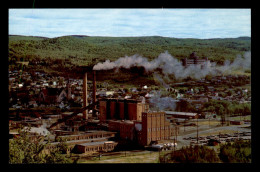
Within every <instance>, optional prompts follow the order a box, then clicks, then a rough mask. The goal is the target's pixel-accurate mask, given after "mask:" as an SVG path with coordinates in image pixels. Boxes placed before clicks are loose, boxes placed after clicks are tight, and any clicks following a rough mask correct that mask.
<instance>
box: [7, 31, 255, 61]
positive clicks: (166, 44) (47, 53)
mask: <svg viewBox="0 0 260 172" xmlns="http://www.w3.org/2000/svg"><path fill="white" fill-rule="evenodd" d="M165 51H168V52H169V54H171V55H172V56H174V57H176V58H179V59H181V58H184V57H188V56H189V54H190V53H191V52H193V51H196V53H197V55H198V56H199V57H200V56H207V57H208V58H209V59H210V60H212V61H215V62H217V63H223V62H224V61H225V60H226V59H229V60H233V59H234V58H236V56H237V55H239V54H241V55H242V54H243V53H245V52H246V51H251V37H245V36H243V37H238V38H216V39H195V38H170V37H161V36H144V37H103V36H87V35H67V36H61V37H56V38H46V37H40V36H23V35H9V59H18V58H20V57H27V58H28V59H30V60H32V59H35V58H39V59H43V60H44V59H46V60H50V59H53V60H55V59H61V60H65V59H66V60H67V61H69V62H71V64H73V65H76V66H77V65H89V64H93V63H94V64H95V63H98V62H101V61H105V60H107V59H109V60H116V59H118V58H119V57H124V56H126V55H127V56H132V55H135V54H138V55H141V56H143V57H147V58H148V59H149V60H152V59H154V58H156V57H158V55H159V54H161V53H163V52H165Z"/></svg>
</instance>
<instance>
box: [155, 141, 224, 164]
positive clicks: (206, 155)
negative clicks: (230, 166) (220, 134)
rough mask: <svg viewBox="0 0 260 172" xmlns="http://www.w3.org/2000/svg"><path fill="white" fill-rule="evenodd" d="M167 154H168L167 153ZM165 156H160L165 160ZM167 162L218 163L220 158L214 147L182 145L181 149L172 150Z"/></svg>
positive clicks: (162, 160)
mask: <svg viewBox="0 0 260 172" xmlns="http://www.w3.org/2000/svg"><path fill="white" fill-rule="evenodd" d="M166 156H167V155H166ZM164 159H166V158H165V157H162V158H160V162H164ZM166 162H167V163H216V162H220V159H219V157H218V155H217V153H216V152H215V150H214V149H210V148H208V147H207V146H198V145H195V146H189V147H182V148H181V149H180V150H178V151H175V152H172V153H171V154H170V158H169V159H167V160H166Z"/></svg>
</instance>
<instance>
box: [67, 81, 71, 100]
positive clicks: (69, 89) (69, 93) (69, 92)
mask: <svg viewBox="0 0 260 172" xmlns="http://www.w3.org/2000/svg"><path fill="white" fill-rule="evenodd" d="M67 91H68V95H67V98H68V100H70V99H71V85H70V80H69V79H68V84H67Z"/></svg>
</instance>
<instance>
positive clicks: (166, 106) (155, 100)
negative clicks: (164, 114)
mask: <svg viewBox="0 0 260 172" xmlns="http://www.w3.org/2000/svg"><path fill="white" fill-rule="evenodd" d="M177 101H178V100H176V99H174V98H172V97H162V96H161V94H160V92H156V93H155V94H154V96H153V97H151V98H150V99H149V104H150V109H151V110H159V111H162V110H172V111H174V110H175V108H176V102H177Z"/></svg>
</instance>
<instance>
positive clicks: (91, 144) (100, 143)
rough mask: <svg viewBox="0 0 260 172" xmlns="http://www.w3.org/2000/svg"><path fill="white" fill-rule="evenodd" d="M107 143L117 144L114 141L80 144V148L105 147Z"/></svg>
mask: <svg viewBox="0 0 260 172" xmlns="http://www.w3.org/2000/svg"><path fill="white" fill-rule="evenodd" d="M105 143H116V142H114V141H107V140H106V141H100V142H90V143H82V144H78V145H80V146H97V145H103V144H105Z"/></svg>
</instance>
